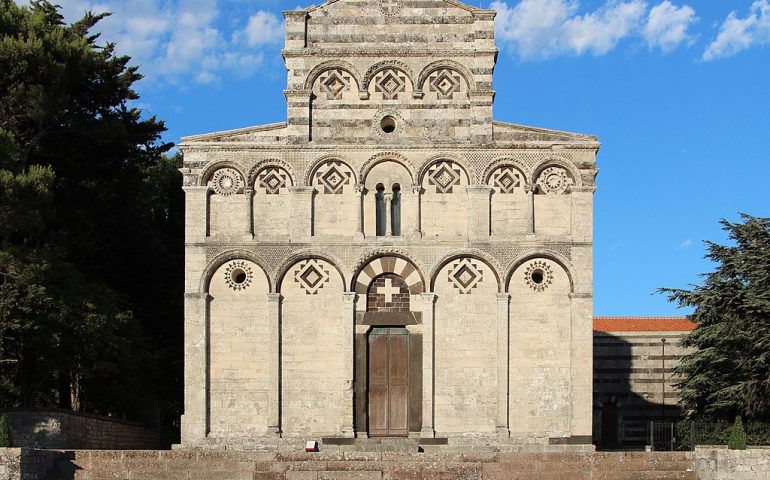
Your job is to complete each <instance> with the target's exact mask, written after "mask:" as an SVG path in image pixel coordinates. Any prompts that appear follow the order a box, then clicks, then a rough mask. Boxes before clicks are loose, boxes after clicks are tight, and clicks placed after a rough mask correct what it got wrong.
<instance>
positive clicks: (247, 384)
mask: <svg viewBox="0 0 770 480" xmlns="http://www.w3.org/2000/svg"><path fill="white" fill-rule="evenodd" d="M207 276H209V275H207ZM206 284H207V290H208V293H209V298H210V300H209V305H208V349H207V351H208V361H207V362H206V364H207V368H208V379H209V381H208V387H207V388H208V398H209V402H208V408H209V411H208V418H209V428H210V432H209V435H210V436H211V437H213V438H228V437H230V436H231V435H233V432H237V434H238V435H239V436H243V435H263V434H264V433H265V432H266V431H267V430H268V416H267V412H268V411H269V397H270V395H271V389H274V388H275V385H274V384H273V383H272V382H271V380H270V371H269V367H268V366H269V365H270V363H271V361H274V359H271V358H269V355H268V348H267V346H266V344H265V342H264V339H265V338H268V337H269V331H270V322H271V319H270V315H269V312H268V305H267V294H268V292H269V291H270V282H269V279H268V277H267V275H266V274H265V272H264V270H263V269H262V268H261V267H260V266H259V265H257V264H256V263H254V262H253V261H251V260H248V259H245V258H232V259H228V260H225V261H223V262H221V263H220V264H219V266H218V267H216V268H212V269H211V271H210V276H209V278H208V281H207V282H206ZM233 385H237V386H238V388H237V389H234V388H233Z"/></svg>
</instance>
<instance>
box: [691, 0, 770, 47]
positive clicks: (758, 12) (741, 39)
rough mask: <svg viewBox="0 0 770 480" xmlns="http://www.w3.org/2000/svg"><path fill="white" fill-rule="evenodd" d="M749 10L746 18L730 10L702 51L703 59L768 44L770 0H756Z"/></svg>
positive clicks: (769, 37)
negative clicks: (714, 36) (716, 32)
mask: <svg viewBox="0 0 770 480" xmlns="http://www.w3.org/2000/svg"><path fill="white" fill-rule="evenodd" d="M749 11H750V14H749V16H748V17H746V18H738V14H737V13H736V12H735V11H732V12H730V14H729V15H728V16H727V19H725V21H724V23H722V26H721V27H720V29H719V34H718V35H717V38H716V39H715V40H714V41H713V42H711V44H709V46H708V47H707V48H706V51H705V52H703V59H704V60H707V61H708V60H713V59H715V58H721V57H729V56H731V55H735V54H736V53H738V52H740V51H742V50H745V49H747V48H749V47H751V46H752V45H767V44H770V1H768V0H756V1H755V2H754V3H752V4H751V8H750V9H749Z"/></svg>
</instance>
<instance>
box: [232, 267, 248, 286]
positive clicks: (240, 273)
mask: <svg viewBox="0 0 770 480" xmlns="http://www.w3.org/2000/svg"><path fill="white" fill-rule="evenodd" d="M230 278H231V279H232V280H233V283H234V284H236V285H242V284H243V283H244V282H245V281H246V279H247V278H248V275H246V272H245V271H244V270H243V269H242V268H236V269H234V270H233V272H232V273H231V274H230Z"/></svg>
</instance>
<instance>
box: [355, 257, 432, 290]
mask: <svg viewBox="0 0 770 480" xmlns="http://www.w3.org/2000/svg"><path fill="white" fill-rule="evenodd" d="M384 273H392V274H395V275H398V276H399V277H401V278H403V279H404V281H405V282H406V284H407V286H409V292H410V293H412V294H415V295H416V294H420V293H424V292H425V285H426V283H425V276H424V275H423V273H422V270H421V269H420V267H419V265H418V264H417V262H415V261H414V260H412V259H411V258H409V257H408V256H406V255H404V254H403V253H400V252H397V251H381V252H372V253H370V254H368V255H367V256H365V257H362V259H361V260H359V261H358V263H357V264H356V267H355V269H354V270H353V275H352V277H351V283H350V290H351V291H354V292H356V293H358V294H362V295H366V293H367V291H368V289H369V284H370V283H371V281H372V280H374V279H375V278H376V277H379V276H381V275H382V274H384Z"/></svg>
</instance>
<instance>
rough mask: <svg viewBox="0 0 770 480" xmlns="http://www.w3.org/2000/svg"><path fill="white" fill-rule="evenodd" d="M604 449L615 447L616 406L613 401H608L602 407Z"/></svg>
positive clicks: (616, 444)
mask: <svg viewBox="0 0 770 480" xmlns="http://www.w3.org/2000/svg"><path fill="white" fill-rule="evenodd" d="M601 444H602V446H604V447H617V446H619V444H620V443H619V441H618V405H617V403H616V402H615V401H614V400H608V401H606V402H604V405H602V438H601Z"/></svg>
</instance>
